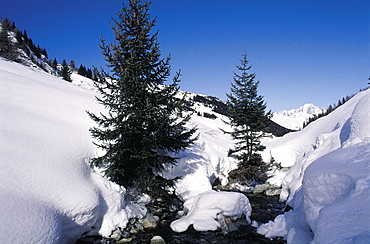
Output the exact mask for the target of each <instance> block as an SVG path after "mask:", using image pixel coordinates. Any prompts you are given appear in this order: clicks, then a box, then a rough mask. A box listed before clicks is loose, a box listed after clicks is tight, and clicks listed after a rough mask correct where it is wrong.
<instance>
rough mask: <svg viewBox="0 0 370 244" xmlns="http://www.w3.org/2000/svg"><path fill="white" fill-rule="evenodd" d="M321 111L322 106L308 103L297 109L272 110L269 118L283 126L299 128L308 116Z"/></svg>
mask: <svg viewBox="0 0 370 244" xmlns="http://www.w3.org/2000/svg"><path fill="white" fill-rule="evenodd" d="M323 112H325V109H324V108H319V107H317V106H315V105H313V104H311V103H308V104H305V105H303V106H301V107H299V108H297V109H291V110H282V111H278V112H274V113H273V116H272V118H271V119H272V121H274V122H275V123H277V124H279V125H281V126H284V127H285V128H288V129H291V130H300V129H301V128H302V127H303V123H305V122H307V121H308V119H309V118H310V117H313V116H317V115H319V114H321V113H323Z"/></svg>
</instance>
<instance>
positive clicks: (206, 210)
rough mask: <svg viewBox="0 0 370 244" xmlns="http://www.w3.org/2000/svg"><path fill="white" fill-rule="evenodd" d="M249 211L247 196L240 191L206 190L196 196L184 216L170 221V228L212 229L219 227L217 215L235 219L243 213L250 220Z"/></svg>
mask: <svg viewBox="0 0 370 244" xmlns="http://www.w3.org/2000/svg"><path fill="white" fill-rule="evenodd" d="M251 212H252V207H251V205H250V203H249V200H248V198H247V197H246V196H244V195H243V194H241V193H236V192H215V191H207V192H204V193H202V194H199V195H198V196H197V197H196V200H195V204H194V205H193V208H192V209H191V210H190V212H189V213H188V214H187V215H186V216H184V217H182V218H180V219H178V220H176V221H174V222H172V223H171V229H172V230H173V231H176V232H184V231H186V230H187V229H188V227H189V226H190V225H193V227H194V229H195V230H197V231H208V230H210V231H214V230H217V229H218V228H219V227H220V223H219V222H218V221H217V220H216V218H217V217H218V216H219V215H222V216H227V217H230V218H233V219H237V218H240V217H241V216H242V215H243V214H244V215H245V216H246V218H247V221H248V222H250V218H249V217H250V215H251Z"/></svg>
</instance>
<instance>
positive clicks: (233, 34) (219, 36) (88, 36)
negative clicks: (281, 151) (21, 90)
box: [0, 0, 370, 111]
mask: <svg viewBox="0 0 370 244" xmlns="http://www.w3.org/2000/svg"><path fill="white" fill-rule="evenodd" d="M122 3H126V1H118V0H105V1H101V0H73V1H71V0H64V1H55V0H35V1H23V0H0V6H1V7H0V17H8V18H9V19H10V20H12V21H14V22H15V23H16V25H17V27H18V28H19V29H21V30H27V33H28V36H29V37H31V38H32V39H33V40H34V42H35V43H36V44H39V45H40V46H42V47H44V48H46V49H47V51H48V54H49V57H50V58H54V57H56V58H57V59H58V61H62V60H63V59H66V60H67V61H68V62H69V61H70V60H71V59H73V60H75V62H76V64H77V65H80V64H83V65H85V66H87V67H91V66H93V65H94V66H98V67H99V66H104V65H105V61H104V58H103V56H102V55H101V53H100V49H99V47H98V45H99V44H100V41H99V39H100V35H103V36H104V37H105V38H106V39H108V40H109V39H111V38H112V37H113V33H112V31H111V29H110V26H109V23H112V20H111V17H114V16H115V14H116V12H117V11H118V10H120V9H121V6H122ZM150 14H151V15H152V16H153V17H155V16H156V17H157V26H156V30H159V39H158V41H159V43H160V48H161V51H162V54H163V56H167V55H168V54H171V57H172V60H171V66H172V73H175V72H176V71H177V70H179V69H181V73H182V82H181V83H180V86H181V89H182V90H186V91H191V92H195V93H200V94H206V95H212V96H216V97H219V98H221V99H222V100H225V99H226V95H225V94H226V93H229V91H230V82H232V80H233V72H235V71H237V70H236V67H235V65H236V64H239V58H241V54H242V53H243V52H244V50H245V51H246V53H247V55H248V58H249V60H250V64H251V65H252V70H251V71H252V72H255V73H256V75H257V76H256V78H257V80H259V81H260V85H259V93H260V94H261V95H263V96H264V98H265V101H266V102H267V105H268V108H269V109H272V110H273V111H279V110H282V109H291V108H297V107H299V106H301V105H303V104H305V103H314V104H316V105H318V106H321V107H327V106H328V105H330V104H333V103H336V102H337V101H338V100H339V99H341V98H342V97H345V96H346V95H352V94H353V93H356V92H358V91H359V90H360V89H361V88H365V87H367V82H368V80H367V78H368V77H369V76H370V1H366V0H320V1H319V0H270V1H267V0H266V1H265V0H182V1H178V0H153V2H152V4H151V10H150Z"/></svg>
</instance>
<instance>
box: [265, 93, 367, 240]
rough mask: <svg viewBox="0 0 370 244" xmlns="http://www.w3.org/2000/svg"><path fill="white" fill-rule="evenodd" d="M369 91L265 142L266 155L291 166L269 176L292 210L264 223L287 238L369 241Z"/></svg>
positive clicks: (268, 230) (268, 229)
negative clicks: (280, 136) (280, 188)
mask: <svg viewBox="0 0 370 244" xmlns="http://www.w3.org/2000/svg"><path fill="white" fill-rule="evenodd" d="M369 114H370V90H369V89H367V90H365V91H362V92H360V93H358V94H357V95H355V96H354V97H353V98H352V99H351V100H349V101H348V102H346V103H345V104H344V105H342V106H341V107H338V108H337V109H336V110H334V111H333V112H332V113H330V114H329V115H327V116H325V117H322V118H320V119H318V120H317V121H315V122H313V123H311V124H309V125H308V126H307V127H306V128H304V129H303V130H302V131H300V132H294V133H289V134H287V135H285V136H284V137H282V138H277V139H275V140H271V141H269V142H266V146H267V149H266V151H265V154H266V156H270V157H272V158H273V159H274V160H275V162H277V163H280V164H281V165H282V166H283V167H287V168H290V170H289V171H281V172H279V173H276V175H275V177H274V178H272V179H270V181H271V182H274V183H275V184H279V182H280V183H282V186H283V189H282V193H281V195H280V198H281V199H282V200H287V204H288V205H290V206H291V207H292V208H293V210H291V211H289V212H287V213H285V214H284V215H279V216H278V217H277V218H276V219H275V221H274V222H270V223H268V224H265V225H262V226H261V227H260V228H259V230H258V232H259V233H261V234H264V235H266V236H267V237H273V236H284V237H285V238H287V240H288V243H369V241H370V236H369V233H370V226H369V224H368V220H369V219H370V212H369V211H368V207H367V206H366V204H365V203H368V202H369V201H370V184H369V178H370V163H369V160H368V159H369V157H370V150H369V148H370V127H369V125H370V116H369Z"/></svg>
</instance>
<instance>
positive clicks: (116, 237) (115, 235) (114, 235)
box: [110, 229, 122, 241]
mask: <svg viewBox="0 0 370 244" xmlns="http://www.w3.org/2000/svg"><path fill="white" fill-rule="evenodd" d="M110 238H112V239H114V240H116V241H118V240H119V239H121V238H122V232H121V230H120V229H116V230H115V231H113V233H112V234H111V235H110Z"/></svg>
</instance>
